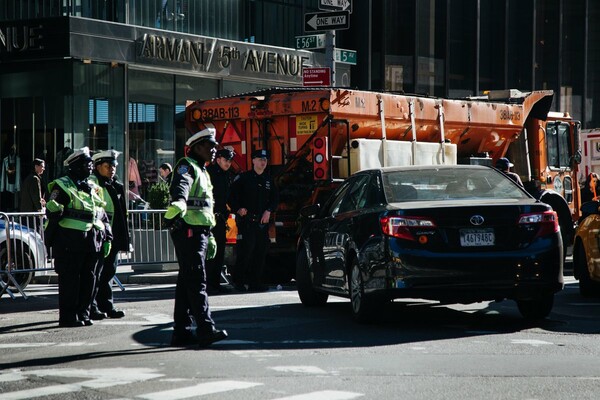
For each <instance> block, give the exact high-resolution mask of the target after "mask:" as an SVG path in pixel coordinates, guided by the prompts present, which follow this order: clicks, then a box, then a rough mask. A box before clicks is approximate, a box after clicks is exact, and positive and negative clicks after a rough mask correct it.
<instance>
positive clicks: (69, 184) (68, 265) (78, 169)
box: [45, 147, 112, 327]
mask: <svg viewBox="0 0 600 400" xmlns="http://www.w3.org/2000/svg"><path fill="white" fill-rule="evenodd" d="M65 166H67V167H68V173H67V176H64V177H62V178H58V179H56V180H54V181H52V182H50V184H49V185H48V190H49V193H50V197H49V199H48V202H47V204H46V214H47V216H48V223H47V225H46V230H45V235H46V237H45V244H46V246H50V247H52V254H53V256H54V268H55V270H56V272H57V273H58V308H59V320H58V324H59V326H61V327H77V326H84V325H87V326H89V325H92V324H93V322H92V320H91V319H90V317H89V316H90V306H91V303H92V298H93V294H94V284H95V276H96V270H97V268H98V267H99V266H100V262H101V260H102V258H103V256H106V255H108V253H109V251H110V240H112V232H111V229H110V225H109V221H108V216H107V214H106V212H105V210H104V206H105V203H104V201H102V198H101V197H100V196H101V193H100V191H101V189H100V188H99V187H98V186H96V185H95V184H94V183H93V182H91V181H90V179H89V176H90V174H91V173H92V168H93V164H92V158H91V157H90V151H89V149H88V148H87V147H83V148H81V149H78V150H76V151H75V152H73V154H71V155H70V156H69V157H68V158H67V159H66V160H65Z"/></svg>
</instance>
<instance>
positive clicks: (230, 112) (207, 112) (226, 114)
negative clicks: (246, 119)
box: [201, 107, 240, 119]
mask: <svg viewBox="0 0 600 400" xmlns="http://www.w3.org/2000/svg"><path fill="white" fill-rule="evenodd" d="M201 111H202V118H203V119H215V118H220V119H224V118H238V117H239V116H240V109H239V108H238V107H218V108H203V109H202V110H201Z"/></svg>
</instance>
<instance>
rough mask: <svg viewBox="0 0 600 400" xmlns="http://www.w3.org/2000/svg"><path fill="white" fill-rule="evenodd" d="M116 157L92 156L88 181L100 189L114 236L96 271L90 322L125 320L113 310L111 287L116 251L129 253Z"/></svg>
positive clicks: (113, 153) (107, 153)
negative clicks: (90, 174) (106, 319)
mask: <svg viewBox="0 0 600 400" xmlns="http://www.w3.org/2000/svg"><path fill="white" fill-rule="evenodd" d="M119 154H120V153H119V152H118V151H116V150H106V151H101V152H98V153H96V154H94V155H93V156H92V160H93V161H94V173H93V174H92V176H91V179H92V181H93V182H94V183H95V184H96V185H98V186H99V187H100V188H102V192H101V194H102V200H104V201H105V202H106V207H104V209H105V210H106V213H107V214H108V218H109V220H110V226H111V229H112V234H113V240H112V246H111V249H110V253H109V255H108V257H106V258H105V259H104V261H103V263H102V265H101V266H100V268H99V270H98V271H97V274H98V275H97V277H96V290H95V291H94V301H93V302H92V309H91V313H90V318H91V319H93V320H102V319H104V318H123V317H124V316H125V312H123V311H122V310H119V309H116V308H115V307H114V302H113V293H112V287H111V282H112V279H113V278H114V276H115V273H116V272H117V255H118V254H119V251H128V250H129V243H130V239H129V229H128V227H127V205H126V203H125V188H124V187H123V184H122V183H121V182H119V181H118V180H117V178H116V177H115V173H116V170H117V165H118V163H117V157H118V156H119Z"/></svg>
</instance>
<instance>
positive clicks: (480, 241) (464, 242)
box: [460, 229, 496, 247]
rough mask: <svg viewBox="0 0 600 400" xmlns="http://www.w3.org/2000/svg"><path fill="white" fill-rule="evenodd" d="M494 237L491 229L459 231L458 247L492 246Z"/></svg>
mask: <svg viewBox="0 0 600 400" xmlns="http://www.w3.org/2000/svg"><path fill="white" fill-rule="evenodd" d="M494 244H496V237H495V236H494V230H493V229H461V230H460V245H461V246H463V247H476V246H493V245H494Z"/></svg>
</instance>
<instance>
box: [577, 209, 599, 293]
mask: <svg viewBox="0 0 600 400" xmlns="http://www.w3.org/2000/svg"><path fill="white" fill-rule="evenodd" d="M581 213H582V217H581V219H580V223H579V226H578V227H577V231H576V232H575V241H574V246H573V275H574V276H575V279H579V292H580V293H581V295H582V296H584V297H592V296H594V297H595V296H600V201H589V202H587V203H584V204H583V205H582V207H581Z"/></svg>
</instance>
